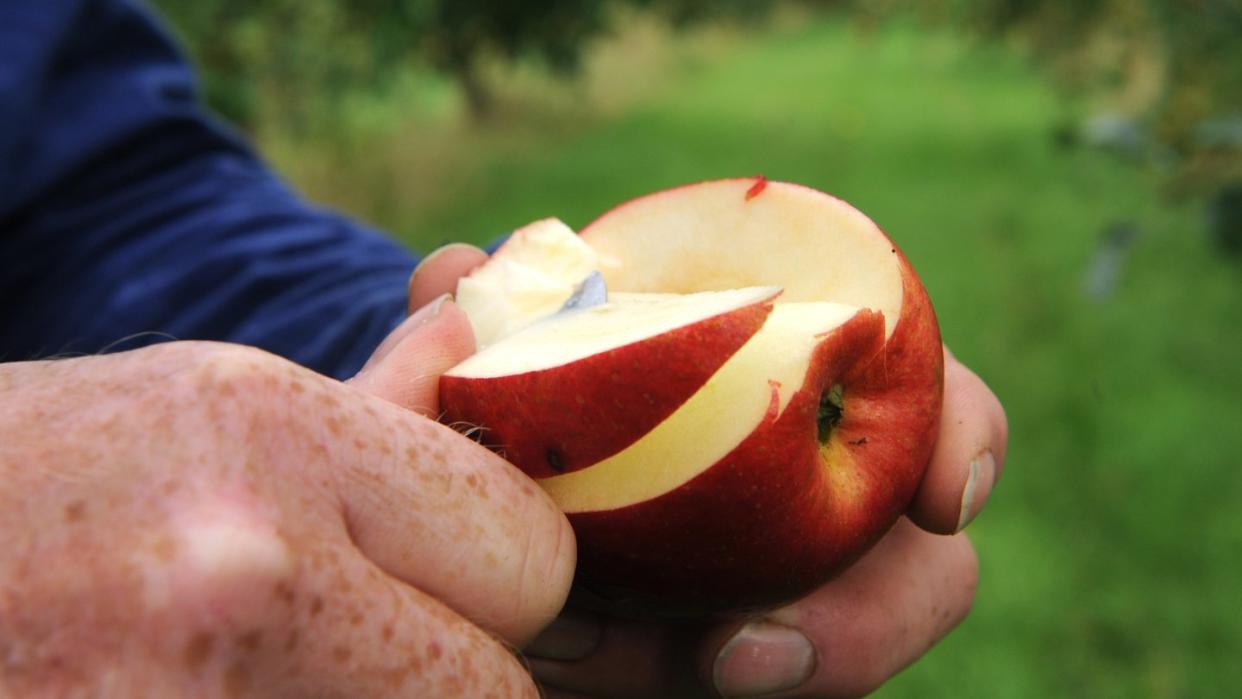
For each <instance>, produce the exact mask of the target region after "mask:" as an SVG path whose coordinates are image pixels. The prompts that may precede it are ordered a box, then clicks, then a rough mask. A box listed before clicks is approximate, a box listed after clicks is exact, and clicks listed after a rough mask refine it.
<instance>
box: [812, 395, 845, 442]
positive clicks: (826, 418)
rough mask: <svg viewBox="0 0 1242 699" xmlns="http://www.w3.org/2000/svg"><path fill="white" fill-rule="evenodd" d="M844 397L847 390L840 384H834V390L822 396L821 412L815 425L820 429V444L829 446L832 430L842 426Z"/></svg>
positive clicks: (820, 402)
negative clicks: (839, 425)
mask: <svg viewBox="0 0 1242 699" xmlns="http://www.w3.org/2000/svg"><path fill="white" fill-rule="evenodd" d="M844 396H845V389H844V388H842V386H841V384H839V383H838V384H833V385H832V388H830V389H828V390H827V391H824V392H823V393H822V394H820V396H819V412H818V413H817V414H816V418H815V424H816V425H817V426H818V427H819V443H820V444H827V443H828V437H830V436H831V435H832V428H834V427H836V426H837V425H838V424H840V422H841V416H842V415H844V414H845V402H844Z"/></svg>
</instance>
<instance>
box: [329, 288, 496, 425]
mask: <svg viewBox="0 0 1242 699" xmlns="http://www.w3.org/2000/svg"><path fill="white" fill-rule="evenodd" d="M473 353H474V331H473V330H471V328H470V321H469V319H468V318H466V314H465V313H464V312H463V311H462V310H461V308H459V307H458V306H457V304H455V303H453V300H452V298H451V297H450V296H449V295H448V294H445V295H443V296H441V297H440V298H438V299H436V300H434V301H432V302H431V303H429V304H427V305H426V306H424V307H423V308H421V309H419V311H418V312H417V313H415V314H414V315H412V316H410V317H409V318H406V319H405V321H403V322H402V323H401V325H398V326H397V328H396V329H395V330H393V331H392V332H391V333H389V334H388V337H387V338H385V339H384V341H383V342H382V343H380V346H379V347H378V348H377V349H376V350H375V354H373V355H372V356H371V358H370V359H369V360H367V363H366V365H365V366H363V367H362V370H361V371H359V372H358V375H357V376H355V377H353V378H352V379H350V380H349V381H348V382H347V383H349V384H351V385H353V386H355V387H357V388H360V389H362V390H363V391H366V392H367V393H370V394H372V395H375V396H378V397H380V398H383V399H384V400H387V401H389V402H392V403H396V404H397V405H400V406H402V407H404V408H408V409H410V410H413V411H415V412H419V413H422V414H424V415H431V416H435V415H436V414H437V413H439V412H440V398H439V393H440V391H439V386H440V375H441V374H443V373H444V372H445V371H448V370H449V369H450V368H452V367H454V366H456V365H457V364H459V363H461V362H462V361H463V360H464V359H466V358H467V357H469V356H470V355H471V354H473Z"/></svg>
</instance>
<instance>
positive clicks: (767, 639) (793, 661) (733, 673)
mask: <svg viewBox="0 0 1242 699" xmlns="http://www.w3.org/2000/svg"><path fill="white" fill-rule="evenodd" d="M814 671H815V647H814V646H812V645H811V641H810V640H809V639H807V637H806V636H804V635H802V633H801V632H799V631H798V630H796V629H792V628H790V627H788V626H781V625H779V624H773V623H771V622H766V621H758V622H751V623H749V624H747V625H746V626H743V627H742V628H741V630H739V631H738V632H737V633H736V634H734V636H733V638H731V639H729V641H728V643H725V645H724V648H721V649H720V654H719V655H717V656H716V665H715V667H714V668H712V679H713V681H714V682H715V683H716V690H717V691H718V692H720V693H721V694H722V695H723V696H726V697H761V696H765V695H768V694H772V693H775V692H780V691H783V690H786V689H793V688H794V687H797V686H798V685H800V684H802V683H803V682H806V681H807V679H809V678H810V677H811V673H813V672H814Z"/></svg>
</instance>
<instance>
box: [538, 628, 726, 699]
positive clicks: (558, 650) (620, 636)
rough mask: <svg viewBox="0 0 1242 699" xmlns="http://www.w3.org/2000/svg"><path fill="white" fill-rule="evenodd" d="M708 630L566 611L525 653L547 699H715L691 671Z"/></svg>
mask: <svg viewBox="0 0 1242 699" xmlns="http://www.w3.org/2000/svg"><path fill="white" fill-rule="evenodd" d="M707 628H708V625H707V624H706V623H703V622H698V623H695V622H685V623H679V624H678V623H664V624H657V623H649V622H642V621H634V620H627V619H614V618H607V619H605V618H602V617H599V616H597V615H594V614H589V613H586V612H580V611H570V612H567V613H566V614H564V615H562V616H561V617H560V618H558V619H557V620H556V621H554V622H553V623H552V625H551V626H549V627H548V628H547V629H545V630H544V632H543V633H542V634H540V636H539V637H538V638H537V639H535V641H534V642H533V643H531V644H530V645H529V646H527V647H526V648H525V649H524V652H525V654H526V656H527V662H528V663H529V665H530V669H531V672H532V673H534V675H535V677H536V679H538V680H539V682H540V684H541V686H543V687H544V689H545V693H546V694H547V695H548V696H549V697H551V698H552V699H559V698H561V697H565V698H568V697H579V696H590V697H615V698H618V699H620V698H623V697H624V698H625V699H643V698H648V697H677V699H696V698H697V697H708V696H710V697H715V696H716V695H715V693H714V692H712V693H710V694H709V693H708V690H707V687H709V686H710V678H709V677H707V676H700V674H699V673H698V672H696V670H695V665H696V661H697V659H698V649H699V646H700V642H701V640H702V638H703V634H704V632H705V631H706V630H707Z"/></svg>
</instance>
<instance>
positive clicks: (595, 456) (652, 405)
mask: <svg viewBox="0 0 1242 699" xmlns="http://www.w3.org/2000/svg"><path fill="white" fill-rule="evenodd" d="M771 312H772V302H771V301H770V300H769V301H765V302H760V303H753V304H749V305H747V306H743V307H741V308H737V309H734V310H732V311H729V312H727V313H721V314H719V315H716V316H712V317H710V318H705V319H703V320H700V321H697V322H695V323H691V324H689V325H686V326H684V327H681V328H677V329H675V330H672V331H669V332H667V333H662V334H660V335H656V336H653V337H650V338H647V339H644V340H641V341H639V342H635V343H632V344H629V345H625V346H622V347H616V348H613V349H611V350H608V351H606V352H601V353H600V354H596V355H592V356H590V357H586V358H584V359H581V360H579V361H577V362H574V363H573V365H572V366H561V367H555V368H551V369H543V370H539V371H531V372H525V373H522V374H510V375H507V376H499V377H495V378H469V379H468V378H464V377H460V376H451V375H449V376H444V377H442V378H441V379H440V406H441V410H442V411H443V413H444V415H443V418H442V419H443V421H444V422H446V423H447V424H450V425H452V424H455V423H456V424H459V425H468V426H476V425H477V426H481V427H483V428H484V432H483V435H482V441H483V443H484V444H486V445H488V446H490V447H492V448H493V449H496V450H497V451H499V452H500V453H502V454H503V455H504V457H505V458H506V459H508V460H509V461H510V462H512V463H513V464H515V465H516V466H517V467H518V468H520V469H522V471H524V472H525V473H526V474H527V475H529V476H531V477H533V478H545V477H548V476H556V475H560V474H562V473H570V472H572V471H576V470H578V469H581V468H585V467H587V466H590V465H592V464H594V463H596V462H598V461H600V460H602V459H605V458H608V457H609V456H612V455H613V454H616V453H617V452H619V451H621V450H622V449H624V448H626V447H628V446H629V445H630V444H632V443H634V442H635V441H636V440H637V439H639V438H640V437H642V436H643V435H644V434H646V433H647V432H649V431H651V429H652V428H654V427H655V426H656V425H658V424H660V423H661V422H663V421H664V420H665V419H666V418H667V417H668V416H669V415H671V414H672V413H673V412H674V411H675V410H677V408H678V407H680V406H681V404H682V403H684V402H685V401H686V400H687V399H688V398H689V397H690V396H691V395H693V394H694V393H695V392H696V391H698V390H699V388H701V387H702V386H703V384H704V383H706V382H707V380H708V379H709V378H711V376H712V374H714V373H715V372H716V370H717V369H719V368H720V366H721V365H722V364H724V363H725V362H726V361H727V360H728V359H729V358H730V357H732V356H733V354H734V353H736V352H737V350H738V349H739V348H740V347H741V346H742V345H743V344H745V343H746V341H747V340H749V339H750V338H751V336H753V335H754V334H755V333H756V332H758V331H759V328H761V327H762V326H763V323H764V321H765V320H766V319H767V317H768V314H769V313H771Z"/></svg>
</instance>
